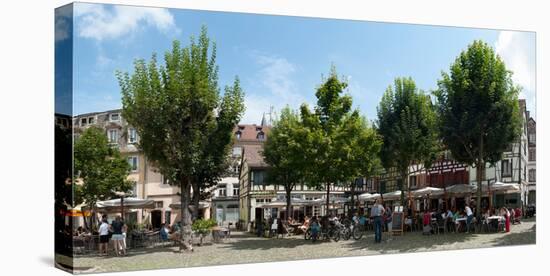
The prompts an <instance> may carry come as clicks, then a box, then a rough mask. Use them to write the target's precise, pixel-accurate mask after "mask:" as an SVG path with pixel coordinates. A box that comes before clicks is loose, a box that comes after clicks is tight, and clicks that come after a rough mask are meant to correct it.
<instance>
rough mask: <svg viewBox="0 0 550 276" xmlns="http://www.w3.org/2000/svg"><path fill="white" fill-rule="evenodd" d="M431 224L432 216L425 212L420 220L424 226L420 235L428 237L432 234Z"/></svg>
mask: <svg viewBox="0 0 550 276" xmlns="http://www.w3.org/2000/svg"><path fill="white" fill-rule="evenodd" d="M431 222H432V215H431V213H430V212H425V213H424V216H423V218H422V225H423V226H424V227H423V230H422V234H423V235H430V234H432V227H431Z"/></svg>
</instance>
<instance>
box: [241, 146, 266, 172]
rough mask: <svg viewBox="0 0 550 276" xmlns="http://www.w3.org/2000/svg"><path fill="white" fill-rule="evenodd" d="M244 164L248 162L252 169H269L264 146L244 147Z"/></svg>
mask: <svg viewBox="0 0 550 276" xmlns="http://www.w3.org/2000/svg"><path fill="white" fill-rule="evenodd" d="M243 150H244V153H243V154H244V156H243V162H246V163H247V164H248V166H250V167H268V165H267V164H266V163H265V161H264V157H263V155H262V151H263V146H262V145H246V146H244V149H243Z"/></svg>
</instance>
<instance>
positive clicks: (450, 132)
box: [55, 3, 537, 273]
mask: <svg viewBox="0 0 550 276" xmlns="http://www.w3.org/2000/svg"><path fill="white" fill-rule="evenodd" d="M535 39H536V34H535V33H533V32H524V31H511V30H494V29H476V28H461V27H452V26H449V27H445V26H427V25H415V24H400V23H382V22H369V21H354V20H339V19H323V18H307V17H293V16H278V15H263V14H247V13H232V12H231V13H230V12H213V11H198V10H186V9H168V8H155V7H138V6H122V5H107V4H105V5H104V4H89V3H73V4H69V5H66V6H63V7H60V8H58V9H56V11H55V196H56V198H55V261H56V266H57V267H59V268H61V269H64V270H67V271H69V272H73V273H96V272H113V271H129V270H143V269H160V268H180V267H181V268H184V267H195V266H211V265H228V264H245V263H257V262H272V261H290V260H306V259H319V258H333V257H346V256H367V255H380V254H393V253H413V252H428V251H437V250H457V249H468V248H487V247H499V246H512V245H530V244H535V242H536V239H535V237H536V119H537V118H536V110H535V107H536V104H535V100H536V97H535V95H536V85H535V52H536V51H535V50H536V49H535Z"/></svg>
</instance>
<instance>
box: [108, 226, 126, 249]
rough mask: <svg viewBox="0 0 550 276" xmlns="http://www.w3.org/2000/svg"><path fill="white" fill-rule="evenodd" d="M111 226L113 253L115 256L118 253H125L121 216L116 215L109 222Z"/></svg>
mask: <svg viewBox="0 0 550 276" xmlns="http://www.w3.org/2000/svg"><path fill="white" fill-rule="evenodd" d="M111 228H112V229H113V237H112V239H113V242H114V247H115V254H116V255H117V256H119V255H126V249H125V248H124V243H123V239H124V235H123V234H122V231H123V228H124V221H122V218H121V217H120V216H117V217H116V218H115V221H113V223H112V224H111Z"/></svg>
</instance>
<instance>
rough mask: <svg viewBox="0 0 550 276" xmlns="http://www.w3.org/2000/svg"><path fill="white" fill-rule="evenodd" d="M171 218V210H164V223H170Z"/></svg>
mask: <svg viewBox="0 0 550 276" xmlns="http://www.w3.org/2000/svg"><path fill="white" fill-rule="evenodd" d="M171 218H172V211H164V223H168V224H170V222H171V221H172V220H171Z"/></svg>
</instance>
